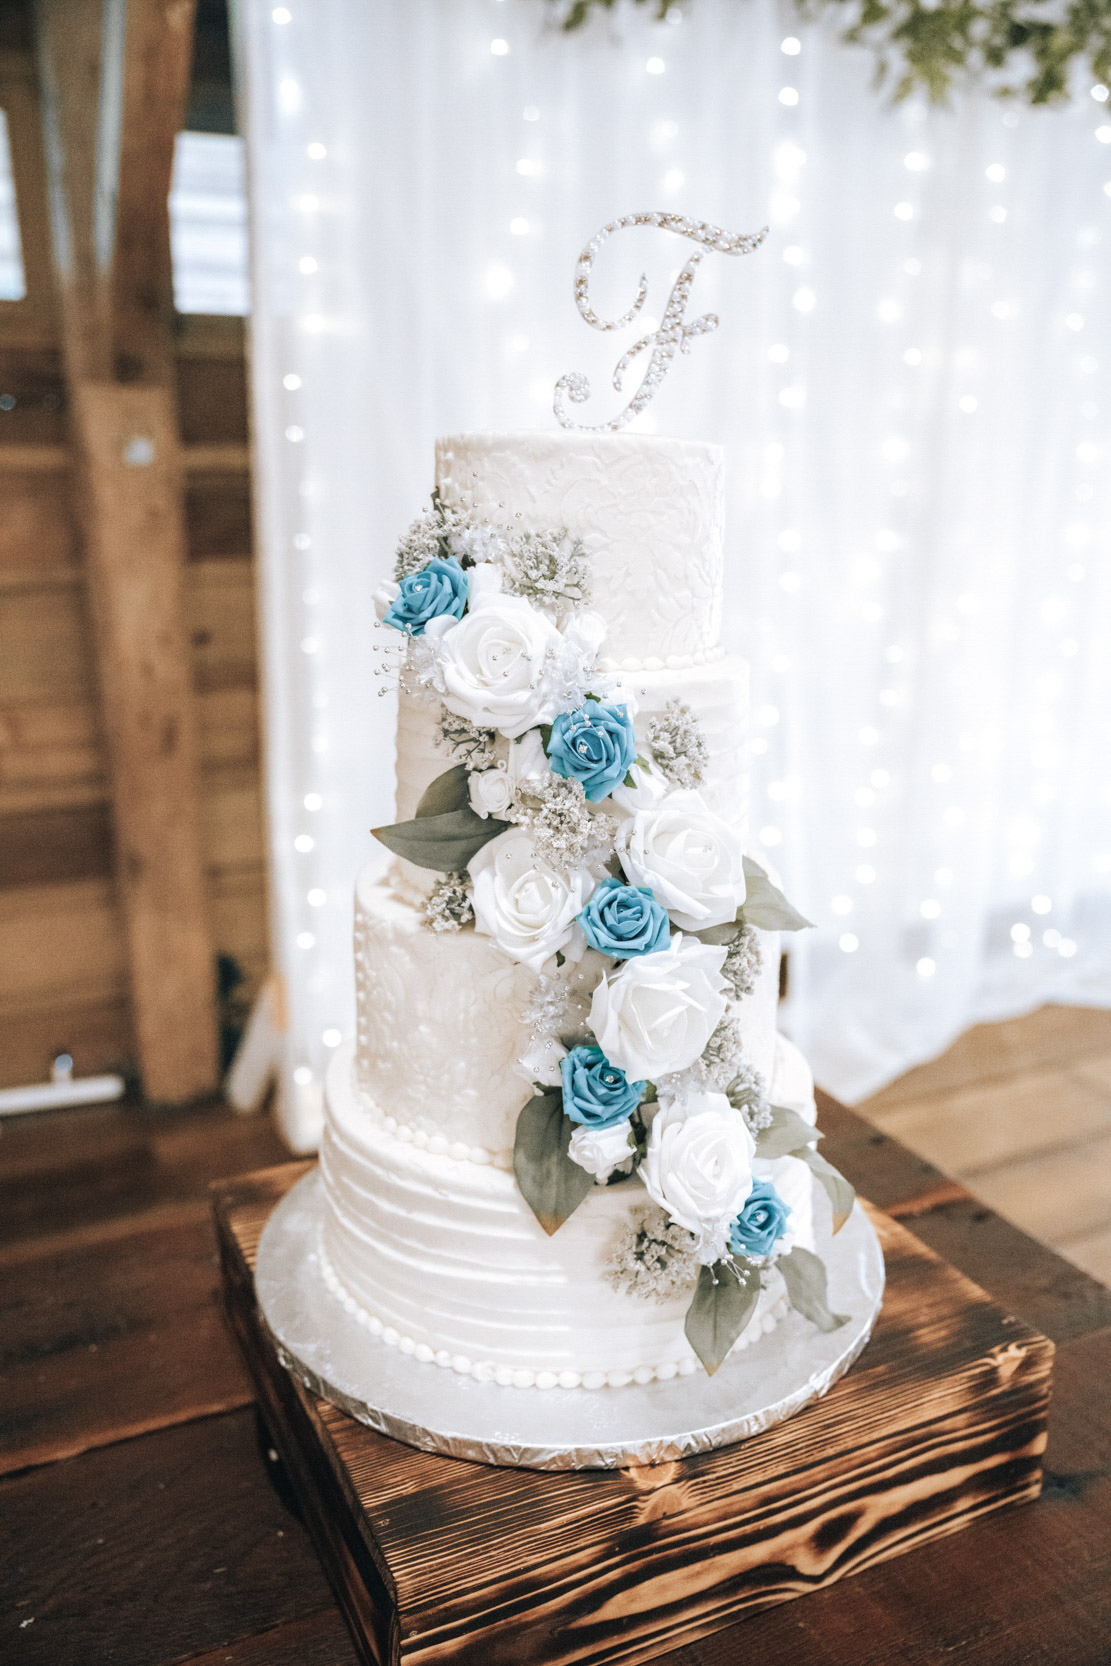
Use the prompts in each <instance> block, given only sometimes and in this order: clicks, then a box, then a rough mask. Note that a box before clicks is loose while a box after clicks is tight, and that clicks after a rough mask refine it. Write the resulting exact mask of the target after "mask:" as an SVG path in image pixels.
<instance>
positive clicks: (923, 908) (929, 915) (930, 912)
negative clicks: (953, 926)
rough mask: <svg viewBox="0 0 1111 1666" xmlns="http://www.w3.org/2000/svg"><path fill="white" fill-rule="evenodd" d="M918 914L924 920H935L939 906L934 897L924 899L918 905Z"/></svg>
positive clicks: (939, 910)
mask: <svg viewBox="0 0 1111 1666" xmlns="http://www.w3.org/2000/svg"><path fill="white" fill-rule="evenodd" d="M918 912H919V913H920V914H921V916H922V918H923V919H924V920H936V919H937V917H938V915H939V914H940V913H941V904H940V903H939V902H938V900H937V898H936V897H926V898H924V899H923V901H922V902H921V903H920V904H919V906H918Z"/></svg>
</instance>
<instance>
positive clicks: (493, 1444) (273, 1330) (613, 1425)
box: [255, 1169, 884, 1469]
mask: <svg viewBox="0 0 1111 1666" xmlns="http://www.w3.org/2000/svg"><path fill="white" fill-rule="evenodd" d="M323 1213H324V1192H323V1186H322V1183H321V1180H320V1174H319V1170H317V1169H314V1170H312V1171H311V1172H310V1173H309V1174H306V1175H305V1176H304V1178H303V1179H302V1180H300V1181H299V1182H298V1183H297V1185H296V1186H294V1188H293V1190H292V1191H290V1192H288V1193H287V1194H286V1196H285V1197H284V1198H283V1199H282V1201H281V1202H280V1203H279V1204H278V1205H277V1207H276V1208H275V1210H274V1212H273V1214H272V1215H271V1217H270V1219H269V1221H268V1222H267V1224H266V1227H265V1229H264V1231H263V1234H262V1238H261V1240H260V1242H259V1246H258V1259H257V1263H256V1266H255V1290H256V1296H257V1300H258V1304H259V1307H260V1309H261V1312H262V1316H263V1319H264V1321H265V1323H266V1326H267V1328H268V1329H269V1331H270V1334H271V1336H272V1338H273V1340H274V1343H275V1346H276V1349H277V1353H278V1357H279V1359H280V1360H281V1363H282V1364H283V1365H284V1366H285V1367H286V1369H287V1370H289V1371H291V1372H293V1373H294V1374H295V1375H296V1376H297V1378H298V1379H299V1380H300V1381H301V1382H302V1383H303V1384H304V1385H305V1386H306V1387H307V1388H309V1389H310V1390H311V1391H312V1392H313V1393H314V1394H318V1395H319V1396H320V1397H321V1398H322V1399H325V1400H328V1401H330V1402H331V1404H332V1405H334V1406H338V1407H339V1409H340V1410H341V1411H344V1412H346V1413H347V1414H348V1416H350V1417H353V1418H356V1419H357V1420H358V1421H359V1422H360V1423H363V1424H365V1425H366V1426H367V1427H368V1428H371V1429H375V1430H377V1431H378V1432H379V1433H380V1434H383V1435H388V1436H390V1437H391V1438H392V1439H394V1440H401V1441H405V1442H406V1443H407V1444H408V1445H410V1446H415V1447H417V1448H419V1449H420V1450H422V1451H426V1452H440V1453H444V1454H446V1455H448V1456H450V1457H455V1458H469V1459H473V1460H477V1461H479V1462H481V1463H487V1464H506V1465H515V1466H518V1467H522V1468H527V1469H622V1468H626V1467H627V1466H629V1465H633V1464H660V1463H667V1462H670V1461H673V1460H675V1459H677V1458H685V1457H689V1456H690V1455H691V1454H692V1453H695V1452H708V1451H710V1450H712V1449H713V1448H714V1447H718V1446H726V1445H730V1444H732V1443H733V1442H735V1441H741V1440H747V1439H749V1438H750V1437H751V1436H753V1435H757V1434H760V1433H761V1432H762V1431H763V1430H765V1429H769V1428H771V1427H772V1425H773V1424H776V1423H780V1422H782V1421H783V1419H784V1418H787V1417H791V1416H792V1415H793V1414H794V1413H795V1412H798V1411H801V1410H802V1408H803V1407H804V1406H806V1405H809V1404H810V1402H811V1401H813V1400H816V1399H818V1398H819V1397H820V1396H822V1395H824V1394H825V1393H826V1391H827V1390H828V1389H829V1388H830V1387H831V1385H832V1384H833V1383H835V1382H836V1381H837V1379H838V1378H839V1377H841V1376H843V1375H844V1373H845V1372H846V1371H847V1370H848V1369H849V1367H850V1366H851V1365H852V1363H853V1361H854V1360H855V1359H856V1358H857V1357H858V1355H859V1354H860V1352H861V1350H862V1349H863V1348H864V1346H865V1344H866V1343H867V1341H868V1338H869V1336H870V1335H871V1331H872V1326H873V1324H874V1323H875V1319H876V1314H877V1313H878V1312H879V1308H880V1303H881V1300H882V1295H883V1284H884V1266H883V1255H882V1253H881V1251H880V1246H879V1241H878V1239H877V1237H876V1233H875V1229H874V1228H873V1226H872V1224H871V1222H870V1221H869V1219H868V1216H867V1215H866V1214H865V1212H864V1210H863V1209H862V1208H860V1207H859V1206H857V1207H856V1208H855V1209H854V1210H853V1213H852V1215H851V1216H850V1218H849V1220H848V1222H847V1223H846V1224H845V1226H844V1227H842V1229H841V1231H840V1232H839V1233H838V1234H837V1236H836V1237H835V1238H834V1239H833V1240H832V1245H831V1247H830V1249H829V1250H828V1251H827V1252H826V1254H825V1255H824V1256H823V1259H824V1260H825V1261H826V1265H827V1270H828V1274H829V1303H830V1306H831V1307H832V1309H833V1311H834V1312H835V1313H842V1314H847V1315H848V1323H847V1324H845V1325H843V1326H842V1327H841V1328H840V1329H839V1330H836V1331H832V1332H830V1333H828V1334H823V1333H822V1332H821V1331H819V1330H818V1329H817V1328H816V1327H815V1326H814V1325H813V1324H811V1323H810V1322H809V1321H808V1320H806V1319H803V1318H802V1317H801V1315H799V1314H797V1313H793V1312H791V1313H788V1314H787V1315H786V1316H785V1317H784V1318H782V1319H780V1321H779V1323H778V1325H777V1326H776V1327H775V1329H774V1330H773V1331H771V1332H770V1333H769V1334H767V1335H761V1336H760V1337H758V1338H757V1339H756V1340H755V1341H753V1342H751V1343H750V1344H749V1345H748V1346H747V1347H746V1348H745V1349H743V1350H742V1351H740V1352H738V1353H737V1354H736V1355H734V1356H733V1357H731V1358H730V1359H729V1360H727V1361H726V1363H725V1364H724V1365H723V1366H722V1367H721V1368H720V1370H719V1371H718V1372H717V1373H716V1374H715V1375H714V1376H713V1377H708V1376H707V1375H706V1374H705V1373H704V1372H703V1371H702V1370H701V1369H700V1370H698V1371H696V1372H695V1373H693V1374H692V1375H690V1376H685V1377H676V1378H673V1379H672V1380H671V1381H669V1382H652V1383H647V1384H644V1385H639V1384H629V1385H628V1386H626V1387H624V1388H603V1389H597V1390H588V1389H584V1388H576V1389H561V1388H553V1389H537V1388H525V1389H522V1388H511V1387H500V1386H499V1385H497V1384H495V1383H483V1382H476V1381H475V1380H474V1379H473V1378H471V1377H463V1376H460V1375H458V1374H457V1373H455V1372H454V1371H452V1370H450V1369H445V1368H441V1367H440V1366H437V1365H435V1364H431V1363H422V1362H420V1361H418V1360H416V1359H414V1358H413V1357H412V1355H409V1354H404V1353H402V1352H401V1351H400V1349H399V1348H397V1347H395V1346H391V1345H390V1344H388V1343H386V1342H383V1341H382V1340H381V1339H379V1338H375V1337H374V1336H372V1335H371V1334H370V1333H369V1331H367V1330H366V1329H365V1328H364V1327H363V1326H362V1325H360V1324H359V1323H358V1322H357V1321H356V1320H355V1319H354V1318H353V1317H352V1315H351V1314H350V1313H349V1312H348V1311H347V1309H346V1308H345V1307H344V1305H343V1302H342V1300H341V1299H340V1298H339V1297H338V1296H337V1295H336V1294H335V1293H334V1292H333V1289H332V1288H331V1287H330V1286H329V1284H328V1283H326V1281H325V1278H324V1274H323V1271H322V1267H321V1257H320V1253H319V1243H320V1231H321V1226H322V1223H323ZM630 1299H632V1298H630Z"/></svg>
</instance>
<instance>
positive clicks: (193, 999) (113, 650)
mask: <svg viewBox="0 0 1111 1666" xmlns="http://www.w3.org/2000/svg"><path fill="white" fill-rule="evenodd" d="M193 13H194V0H127V3H126V5H125V4H124V3H123V0H38V5H37V9H36V31H37V44H38V56H39V64H40V74H41V80H42V88H43V120H44V137H45V147H46V155H47V166H48V175H49V186H50V197H51V230H52V236H53V247H54V263H55V269H56V272H57V276H58V281H59V294H60V308H61V316H62V326H63V329H62V334H63V343H64V352H65V362H66V372H67V382H68V387H69V397H70V409H71V413H72V422H73V442H74V447H75V452H76V461H77V464H78V470H79V475H80V481H81V488H82V490H81V503H82V516H83V526H84V535H85V549H86V563H87V570H88V579H89V583H88V595H89V604H90V609H91V613H92V619H93V625H94V635H95V641H96V659H97V677H98V683H99V687H100V696H101V703H102V708H103V721H104V728H105V732H106V734H107V737H108V742H109V753H110V758H111V766H112V791H113V812H114V821H115V845H116V851H117V865H116V871H117V882H118V886H119V891H120V897H121V901H122V904H123V913H124V920H125V937H126V941H127V947H128V961H129V971H130V983H131V998H132V1007H133V1014H134V1026H135V1032H136V1038H137V1045H138V1052H139V1066H140V1072H141V1076H142V1081H143V1088H144V1092H145V1093H146V1095H147V1097H148V1098H150V1099H152V1100H155V1101H161V1102H168V1103H181V1102H184V1101H186V1100H189V1099H193V1098H196V1097H198V1096H200V1095H202V1094H204V1093H207V1092H210V1091H211V1090H212V1088H213V1087H214V1086H215V1084H216V1080H217V1067H218V1059H217V1024H216V1002H215V966H214V956H213V947H212V935H211V930H210V925H209V909H208V901H207V898H206V894H205V882H204V866H203V854H202V838H201V825H200V813H199V781H198V771H197V747H196V732H195V731H196V724H195V717H194V695H193V688H192V682H191V674H190V663H189V652H188V637H187V632H186V628H185V616H184V608H183V598H182V590H183V583H182V580H183V568H184V563H185V535H184V527H185V512H184V492H183V487H182V478H181V475H182V470H181V455H180V452H181V447H180V440H179V435H178V430H177V418H176V413H175V406H174V400H173V395H172V378H173V357H172V317H173V306H172V291H171V273H170V249H169V217H168V209H167V198H168V194H169V186H170V172H171V166H172V160H173V141H174V136H175V135H176V133H177V130H178V128H179V126H180V125H181V120H182V113H183V110H184V104H185V96H186V92H187V87H188V75H189V60H190V52H191V44H192V25H193Z"/></svg>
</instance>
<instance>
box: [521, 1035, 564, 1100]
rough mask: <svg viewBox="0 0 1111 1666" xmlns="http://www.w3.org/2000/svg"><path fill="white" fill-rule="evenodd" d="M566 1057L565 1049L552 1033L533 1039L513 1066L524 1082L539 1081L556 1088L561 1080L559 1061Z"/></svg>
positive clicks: (545, 1085) (543, 1084)
mask: <svg viewBox="0 0 1111 1666" xmlns="http://www.w3.org/2000/svg"><path fill="white" fill-rule="evenodd" d="M566 1057H567V1049H566V1047H565V1046H564V1045H563V1043H562V1042H561V1041H557V1040H556V1038H555V1036H554V1035H550V1036H545V1037H543V1038H542V1039H541V1040H540V1041H534V1042H533V1043H532V1045H531V1046H530V1047H529V1049H528V1051H527V1052H525V1053H522V1054H521V1057H520V1058H519V1059H518V1060H517V1062H516V1064H515V1065H514V1066H513V1068H514V1070H515V1071H516V1073H517V1075H518V1076H523V1077H524V1079H525V1081H526V1082H539V1083H540V1084H541V1085H542V1086H543V1087H546V1088H557V1087H558V1086H559V1084H560V1083H561V1082H562V1080H563V1076H562V1074H561V1072H560V1068H559V1061H560V1060H561V1059H565V1058H566Z"/></svg>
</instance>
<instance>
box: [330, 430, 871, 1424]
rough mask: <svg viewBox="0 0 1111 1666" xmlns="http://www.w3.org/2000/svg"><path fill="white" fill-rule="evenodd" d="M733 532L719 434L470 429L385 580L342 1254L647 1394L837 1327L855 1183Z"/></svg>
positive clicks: (458, 1323) (459, 1325)
mask: <svg viewBox="0 0 1111 1666" xmlns="http://www.w3.org/2000/svg"><path fill="white" fill-rule="evenodd" d="M722 539H723V457H722V453H721V451H720V450H719V448H717V447H716V446H713V445H708V444H701V443H695V442H690V441H685V440H676V439H663V438H655V437H650V436H645V435H639V434H638V435H633V434H618V433H593V432H590V433H585V432H584V433H566V432H558V433H539V432H537V433H515V434H466V435H460V436H454V437H451V438H448V439H443V440H441V441H440V442H439V443H438V445H437V448H436V490H435V492H434V494H433V500H432V508H431V509H430V510H429V511H428V512H427V513H426V514H424V515H423V516H421V517H420V518H419V519H418V520H417V521H416V522H415V523H414V525H413V526H412V527H411V528H410V530H409V532H408V533H407V534H406V535H405V537H404V538H403V539H402V541H401V545H400V548H399V551H398V556H397V566H396V572H395V578H394V580H393V581H392V582H391V583H390V584H388V585H387V586H386V587H385V588H384V590H383V591H382V593H381V594H380V596H379V598H378V604H379V617H380V628H379V630H378V633H377V641H378V647H379V658H380V659H381V660H383V661H385V662H386V664H387V667H388V668H394V669H396V680H397V681H398V683H399V718H398V752H397V810H396V814H397V821H396V823H395V824H394V825H392V826H390V827H384V828H381V829H378V830H377V834H378V837H379V839H380V840H381V842H382V843H383V844H384V845H386V846H387V848H388V849H389V850H390V851H391V852H392V853H393V862H392V865H391V867H390V869H389V872H388V874H387V875H386V877H382V868H381V864H380V863H372V864H370V865H369V866H368V867H367V869H366V871H365V872H364V873H363V874H362V875H361V876H360V878H359V880H358V884H357V890H356V902H355V961H356V985H357V1003H358V1023H357V1035H356V1038H355V1042H354V1045H353V1046H352V1047H349V1048H347V1049H343V1050H341V1051H339V1052H338V1053H337V1055H336V1057H335V1059H334V1062H333V1066H332V1069H331V1071H330V1074H329V1078H328V1083H327V1094H326V1128H325V1136H324V1141H323V1147H322V1152H321V1174H322V1182H323V1188H324V1198H325V1204H324V1217H323V1226H322V1232H321V1243H320V1258H321V1266H322V1268H323V1272H324V1277H325V1279H326V1281H327V1283H328V1285H329V1286H330V1288H331V1289H332V1291H333V1293H334V1294H335V1295H336V1296H338V1297H339V1298H340V1299H341V1301H342V1302H343V1304H344V1307H345V1308H346V1309H347V1311H348V1313H349V1314H350V1315H351V1317H352V1320H353V1321H358V1322H360V1323H362V1324H363V1325H364V1326H366V1327H367V1329H368V1331H369V1332H370V1333H371V1334H372V1335H373V1336H374V1337H375V1338H378V1339H380V1341H381V1343H382V1344H383V1345H392V1346H395V1347H397V1348H399V1349H401V1350H403V1351H404V1352H405V1353H406V1354H409V1355H411V1356H413V1357H414V1358H415V1360H417V1361H420V1362H424V1363H425V1364H426V1365H427V1368H428V1370H429V1371H436V1370H437V1369H443V1370H447V1371H453V1372H456V1373H460V1374H461V1375H464V1376H469V1377H473V1378H476V1379H478V1380H479V1381H482V1382H494V1383H496V1384H502V1385H505V1387H506V1388H507V1389H512V1390H516V1389H539V1390H545V1389H549V1390H550V1389H557V1388H558V1389H561V1390H568V1391H575V1390H580V1391H581V1390H585V1391H592V1390H599V1389H603V1388H605V1389H607V1390H610V1389H620V1388H621V1387H623V1386H624V1385H627V1384H631V1383H639V1384H644V1383H649V1382H652V1381H654V1380H666V1379H670V1378H674V1377H676V1376H683V1375H689V1374H691V1373H694V1372H701V1371H703V1370H705V1371H709V1372H711V1373H712V1372H714V1371H716V1370H717V1369H718V1368H719V1366H722V1365H723V1364H724V1363H725V1362H726V1360H727V1359H728V1357H729V1355H730V1354H731V1353H733V1352H735V1351H738V1350H740V1349H742V1348H746V1347H748V1346H749V1345H750V1344H751V1343H753V1342H759V1341H760V1339H761V1338H763V1337H765V1336H768V1334H769V1333H770V1332H772V1331H774V1329H775V1327H776V1325H777V1323H778V1322H779V1321H780V1319H781V1318H782V1316H783V1315H784V1314H785V1313H786V1312H787V1310H788V1307H789V1306H793V1307H795V1308H797V1309H798V1310H799V1311H801V1312H802V1313H803V1314H804V1315H805V1316H806V1317H807V1319H808V1320H810V1321H812V1322H813V1323H815V1324H817V1325H818V1326H820V1327H821V1328H822V1329H832V1328H834V1327H836V1326H837V1325H838V1324H839V1323H840V1319H839V1317H838V1316H837V1315H835V1314H832V1313H831V1312H830V1311H829V1308H828V1305H827V1303H826V1294H825V1273H824V1266H823V1260H822V1257H823V1252H824V1251H825V1250H826V1249H827V1247H828V1244H829V1238H830V1233H831V1231H832V1230H834V1229H835V1228H836V1227H837V1226H839V1225H840V1224H841V1221H842V1220H843V1219H844V1218H845V1217H846V1216H847V1214H848V1211H849V1209H850V1208H851V1190H850V1189H849V1188H848V1187H847V1185H846V1183H845V1182H844V1181H843V1180H842V1179H841V1177H840V1176H839V1175H837V1174H836V1172H835V1171H834V1170H832V1169H831V1168H830V1167H829V1165H828V1164H827V1163H825V1162H824V1160H823V1159H822V1158H821V1156H820V1155H819V1153H818V1151H817V1147H816V1141H817V1139H818V1135H817V1132H816V1130H815V1128H814V1126H813V1124H814V1098H813V1087H812V1080H811V1077H810V1073H809V1071H808V1069H807V1067H806V1064H805V1063H804V1061H803V1059H802V1057H801V1055H800V1054H799V1053H798V1051H797V1050H796V1049H795V1048H794V1047H793V1046H792V1045H791V1044H790V1043H788V1042H787V1041H786V1040H785V1039H784V1038H783V1037H781V1036H780V1035H778V1034H777V1031H776V1007H777V1001H778V993H779V961H780V954H779V939H778V932H779V931H781V930H787V931H791V930H796V929H798V928H800V927H802V926H804V925H805V924H806V923H807V922H806V921H805V920H804V919H803V918H802V916H801V915H800V914H798V913H797V911H796V910H795V909H794V908H793V907H792V905H791V904H790V903H789V902H787V900H786V899H785V898H784V896H783V895H782V893H781V892H780V890H779V889H778V887H777V886H776V884H775V882H774V880H773V878H772V877H771V876H770V875H769V874H768V873H767V872H766V871H765V869H764V867H763V866H762V865H761V863H760V862H759V861H758V860H756V859H755V858H754V857H753V856H752V855H751V854H750V853H749V851H748V847H747V844H746V808H747V774H746V761H745V759H746V734H747V723H748V707H747V701H748V679H747V668H746V666H745V665H744V663H743V662H742V661H740V660H739V659H737V658H735V657H733V656H731V655H729V654H726V652H725V651H724V649H723V647H722V645H721V640H720V633H721V608H722V571H723V542H722ZM762 1345H764V1346H767V1347H774V1345H775V1339H774V1338H770V1339H769V1341H768V1342H767V1343H766V1344H762ZM726 1369H728V1367H727V1366H726Z"/></svg>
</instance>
